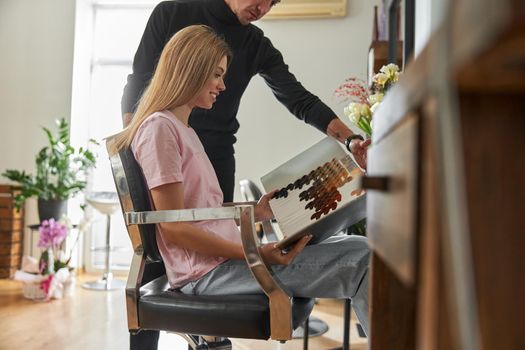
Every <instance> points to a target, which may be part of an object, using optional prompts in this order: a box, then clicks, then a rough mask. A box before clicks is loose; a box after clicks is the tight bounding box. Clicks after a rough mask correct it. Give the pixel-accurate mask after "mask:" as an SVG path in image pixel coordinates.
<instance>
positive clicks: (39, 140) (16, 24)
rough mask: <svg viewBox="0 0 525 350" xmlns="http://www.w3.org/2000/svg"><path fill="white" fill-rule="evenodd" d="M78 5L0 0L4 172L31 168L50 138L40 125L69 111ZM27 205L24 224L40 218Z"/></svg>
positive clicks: (64, 0)
mask: <svg viewBox="0 0 525 350" xmlns="http://www.w3.org/2000/svg"><path fill="white" fill-rule="evenodd" d="M74 7H75V2H74V1H73V0H37V1H35V0H0V150H2V151H1V152H0V173H1V172H4V171H5V170H6V169H19V170H26V171H28V172H31V173H33V172H34V171H35V164H34V162H35V161H34V159H35V155H36V153H37V152H38V151H39V150H40V148H41V147H42V146H43V145H45V143H46V137H45V135H44V133H43V131H42V130H41V129H40V126H47V127H54V120H55V118H59V117H65V118H67V119H69V117H70V109H71V79H72V68H73V27H74ZM0 182H1V183H6V182H7V179H5V178H0ZM26 208H27V215H26V224H32V223H36V222H38V219H37V216H36V210H35V204H34V201H30V202H29V205H27V206H26ZM26 246H27V244H26Z"/></svg>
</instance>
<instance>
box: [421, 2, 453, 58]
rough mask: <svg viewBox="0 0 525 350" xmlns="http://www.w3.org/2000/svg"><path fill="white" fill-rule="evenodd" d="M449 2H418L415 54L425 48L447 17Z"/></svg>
mask: <svg viewBox="0 0 525 350" xmlns="http://www.w3.org/2000/svg"><path fill="white" fill-rule="evenodd" d="M448 3H449V1H448V0H416V14H415V17H416V20H415V22H416V23H415V38H414V41H415V42H414V54H415V55H416V56H417V55H418V54H419V53H420V52H421V50H422V49H423V48H424V47H425V45H426V43H427V42H428V40H429V39H430V36H431V35H432V33H434V32H435V31H436V29H438V28H439V25H440V24H441V22H442V21H443V18H444V17H445V12H446V7H447V5H448Z"/></svg>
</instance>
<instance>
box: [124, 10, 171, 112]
mask: <svg viewBox="0 0 525 350" xmlns="http://www.w3.org/2000/svg"><path fill="white" fill-rule="evenodd" d="M173 6H174V3H173V2H172V1H164V2H161V3H160V4H158V5H157V6H156V7H155V8H154V9H153V12H152V13H151V16H150V18H149V20H148V23H147V24H146V29H145V30H144V34H143V35H142V39H141V40H140V44H139V47H138V49H137V52H136V53H135V58H134V59H133V73H132V74H130V75H128V81H127V84H126V86H125V87H124V94H123V95H122V100H121V109H122V114H124V113H132V112H133V111H134V110H135V107H136V104H137V102H138V100H139V99H140V96H141V95H142V91H143V90H144V88H145V87H146V85H147V84H148V82H149V81H150V79H151V76H152V75H153V72H154V70H155V66H156V64H157V61H158V59H159V57H160V54H161V52H162V49H163V48H164V45H165V44H166V42H167V41H168V40H169V31H168V29H169V22H170V12H171V11H172V10H174V7H173Z"/></svg>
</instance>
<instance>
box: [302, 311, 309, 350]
mask: <svg viewBox="0 0 525 350" xmlns="http://www.w3.org/2000/svg"><path fill="white" fill-rule="evenodd" d="M309 328H310V317H307V318H306V320H305V321H304V337H303V350H308V337H309V336H310V335H309V334H308V333H309V330H310V329H309Z"/></svg>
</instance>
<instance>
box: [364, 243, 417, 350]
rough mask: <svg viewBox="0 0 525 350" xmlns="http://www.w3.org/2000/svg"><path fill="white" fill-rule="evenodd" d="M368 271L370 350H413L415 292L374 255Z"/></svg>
mask: <svg viewBox="0 0 525 350" xmlns="http://www.w3.org/2000/svg"><path fill="white" fill-rule="evenodd" d="M371 271H372V273H371V277H370V278H371V287H370V349H371V350H385V349H388V350H412V349H414V348H415V334H416V331H415V329H416V325H415V307H416V292H415V289H414V288H413V287H409V286H407V285H406V284H404V283H402V282H401V280H399V279H398V278H397V277H396V274H395V273H393V271H392V270H391V269H390V268H389V266H388V265H386V264H385V263H384V261H383V260H382V258H381V257H380V256H379V255H377V254H376V253H373V254H372V268H371Z"/></svg>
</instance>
